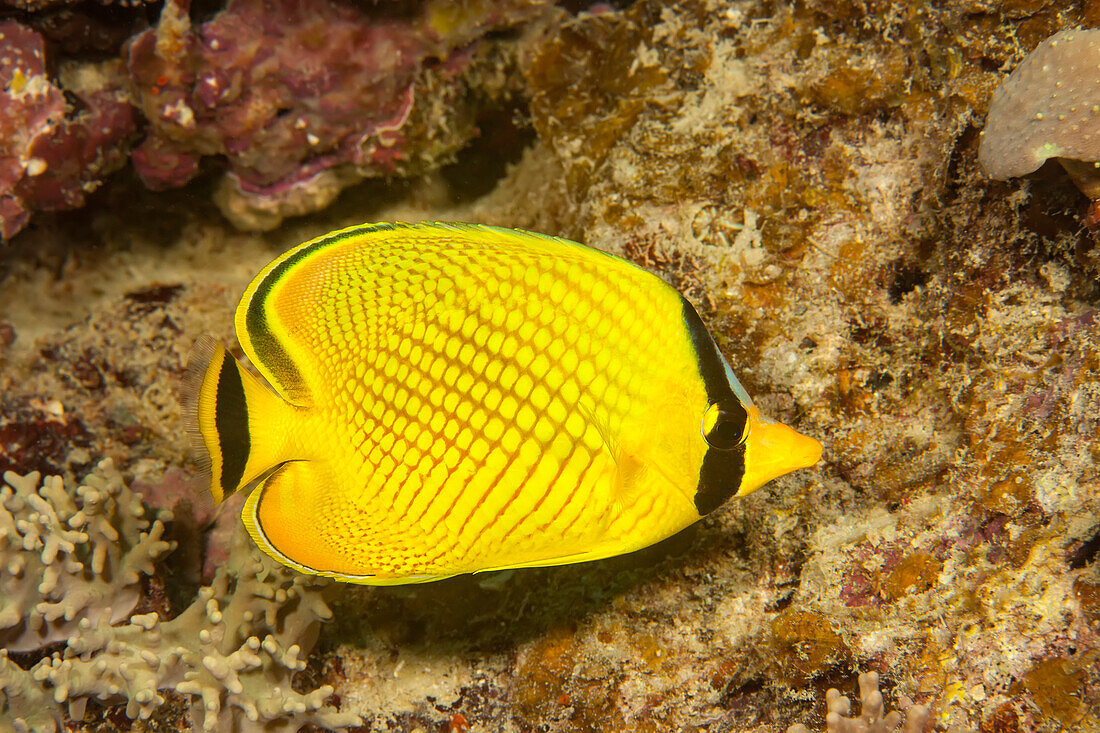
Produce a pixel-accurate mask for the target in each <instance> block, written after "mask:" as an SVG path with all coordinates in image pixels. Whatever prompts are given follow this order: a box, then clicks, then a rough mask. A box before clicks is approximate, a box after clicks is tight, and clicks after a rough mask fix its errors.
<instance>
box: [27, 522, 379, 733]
mask: <svg viewBox="0 0 1100 733" xmlns="http://www.w3.org/2000/svg"><path fill="white" fill-rule="evenodd" d="M326 585H328V583H327V582H326V581H323V580H320V579H318V578H313V577H311V576H305V575H300V574H298V573H295V572H293V571H291V570H288V569H286V568H283V567H281V566H279V565H276V564H275V563H274V562H272V561H270V560H268V559H267V558H266V557H263V556H261V555H260V553H259V552H257V551H256V550H255V548H254V547H252V545H251V543H250V542H249V540H248V537H247V535H245V533H244V531H243V530H241V531H239V532H238V533H237V535H236V537H235V540H234V546H233V549H232V552H231V554H230V557H229V561H228V563H227V564H226V565H225V566H224V567H222V568H219V570H218V572H217V574H216V575H215V577H214V581H213V583H212V584H211V585H210V586H207V587H204V588H202V589H200V591H199V595H198V598H197V599H196V601H195V602H194V603H192V604H191V606H189V607H188V608H187V609H186V610H185V611H184V612H183V613H181V614H180V615H179V616H177V617H176V618H174V619H172V620H170V621H161V620H159V619H158V618H157V615H156V614H153V613H150V614H145V615H139V616H134V617H133V618H131V619H130V623H129V625H126V626H121V627H113V626H110V625H108V624H107V623H106V622H105V621H101V622H100V623H98V624H92V623H90V622H89V623H83V622H82V623H81V629H80V633H79V634H77V635H76V636H75V637H74V638H72V639H70V640H69V644H68V647H67V648H66V649H65V651H64V652H59V653H56V654H54V655H53V656H52V657H51V658H49V659H46V660H43V661H42V662H40V663H39V664H38V665H37V666H36V667H35V668H34V669H33V670H32V673H33V674H34V677H35V679H37V680H39V681H41V682H47V683H49V684H50V685H51V686H52V687H53V688H54V689H53V692H54V699H56V700H57V701H58V702H63V701H68V702H69V708H70V713H71V715H72V717H74V718H79V717H81V716H82V714H83V708H84V702H85V700H87V698H89V697H96V698H98V699H100V700H103V701H104V702H107V703H111V702H115V701H118V700H125V701H126V703H127V705H126V715H127V716H128V717H130V718H141V719H146V718H148V717H149V716H150V715H152V713H153V712H154V711H155V710H156V709H157V708H158V707H159V706H160V705H161V704H163V703H164V698H163V697H162V696H161V695H160V691H162V690H165V689H173V690H175V691H177V692H181V693H184V694H187V695H191V696H192V704H191V719H192V724H193V725H194V727H195V729H196V730H206V731H210V730H218V731H227V730H232V731H238V732H239V733H249V732H251V731H255V732H257V733H258V732H260V731H264V732H270V731H276V730H285V731H297V730H298V729H299V728H301V727H302V726H304V725H306V724H312V725H316V726H320V727H322V728H330V729H331V728H343V727H347V726H351V725H359V724H361V720H360V718H359V716H358V715H355V714H353V713H345V712H339V711H337V710H336V709H335V708H333V707H331V706H330V705H328V704H327V703H326V700H327V698H328V697H329V696H330V695H332V692H333V689H332V687H330V686H327V685H326V686H323V687H320V688H318V689H316V690H313V691H312V692H308V693H305V694H303V693H298V692H295V691H294V690H293V689H291V679H292V678H293V676H294V674H295V673H296V672H298V671H300V670H302V669H304V668H305V662H304V661H303V659H302V657H303V656H304V655H305V654H306V653H307V652H308V651H309V649H310V648H312V646H313V644H314V643H315V642H316V639H317V633H318V631H319V630H320V623H319V622H320V621H322V620H326V619H329V618H331V616H332V612H331V611H330V610H329V607H328V605H327V604H326V603H325V601H324V599H323V597H322V593H321V588H322V587H325V586H326Z"/></svg>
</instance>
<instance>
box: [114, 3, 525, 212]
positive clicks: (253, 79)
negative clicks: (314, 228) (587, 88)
mask: <svg viewBox="0 0 1100 733" xmlns="http://www.w3.org/2000/svg"><path fill="white" fill-rule="evenodd" d="M538 4H539V3H538V2H537V1H535V0H512V1H510V2H504V3H497V4H493V5H491V6H489V7H490V8H491V9H490V10H488V11H485V10H482V9H477V10H471V9H469V8H466V7H465V6H461V5H454V4H451V3H441V2H435V3H426V4H425V5H424V6H423V9H422V12H420V13H418V14H412V15H408V14H404V15H403V14H395V13H393V12H392V11H387V10H384V9H383V10H379V9H375V10H373V11H368V10H365V9H362V8H360V7H359V6H357V5H353V4H342V3H331V2H328V1H327V0H273V1H271V2H261V1H260V0H231V1H230V2H229V4H228V5H227V6H226V8H225V9H224V10H223V11H221V12H220V13H218V14H217V15H216V16H215V17H214V18H212V19H211V20H210V21H208V22H206V23H203V24H201V25H198V26H195V27H192V25H191V23H190V20H189V18H188V15H187V7H186V6H187V3H186V2H175V1H173V2H169V3H167V4H166V5H165V9H164V11H163V13H162V15H161V18H160V22H159V24H158V26H157V27H156V28H155V29H150V30H148V31H146V32H144V33H142V34H141V35H139V36H137V37H136V38H135V39H134V40H133V41H132V42H131V44H130V46H129V49H128V65H129V69H130V74H131V77H132V79H133V83H134V87H135V90H136V93H137V103H138V104H139V105H140V106H141V108H142V110H143V112H144V114H145V116H146V118H148V120H149V123H150V131H149V135H148V137H147V138H146V140H145V141H144V143H142V145H141V146H140V147H139V148H138V149H137V150H136V151H135V153H134V157H133V160H134V166H135V169H136V170H137V172H138V175H139V176H140V177H141V178H142V180H143V181H144V182H145V183H146V185H148V186H149V187H150V188H153V189H165V188H172V187H176V186H180V185H183V184H185V183H186V182H188V181H189V180H191V178H193V177H194V176H195V175H196V174H197V173H198V170H199V166H198V162H199V160H200V158H201V157H202V156H208V155H221V156H224V157H225V159H226V160H227V163H228V171H227V177H226V180H225V182H224V185H223V194H222V195H221V196H220V197H219V198H220V199H221V201H220V203H221V204H222V209H223V211H225V213H226V214H227V215H228V216H229V217H230V219H231V220H233V221H234V223H236V224H238V225H241V226H244V227H245V228H270V227H272V226H275V225H277V224H278V221H279V220H280V219H281V215H283V214H286V213H302V211H303V210H314V209H316V208H320V207H321V206H323V205H325V204H327V203H328V201H330V200H331V197H332V196H333V195H335V193H336V192H338V191H339V190H340V189H341V188H343V187H344V186H346V185H348V184H349V183H351V182H354V181H355V180H359V179H361V178H363V177H367V176H372V175H385V174H390V173H395V172H397V173H400V172H404V171H405V170H406V169H408V168H409V167H410V164H413V163H415V158H416V157H417V156H418V155H419V154H420V152H422V150H420V149H414V150H410V147H412V146H411V145H410V143H409V133H408V131H407V129H406V125H407V124H408V123H409V122H410V116H411V113H412V110H413V106H414V100H415V98H416V91H415V90H416V85H417V81H418V79H419V77H420V75H421V72H422V71H423V70H424V68H425V66H426V65H427V64H429V62H435V61H438V62H440V68H439V70H440V71H441V72H442V76H444V77H450V78H451V79H454V78H455V77H457V75H458V72H460V71H462V70H463V69H464V68H465V66H466V65H467V64H468V62H469V59H470V54H469V52H468V49H467V47H468V45H469V44H470V43H472V42H473V41H475V40H476V39H477V38H478V36H480V35H481V34H483V33H484V32H485V31H486V30H488V29H491V28H494V27H498V26H500V25H507V24H509V23H511V22H515V21H517V20H519V19H522V18H523V17H525V16H526V15H529V13H527V12H526V11H528V10H530V9H532V8H534V7H536V6H537V5H538ZM429 137H431V136H429ZM420 147H421V148H423V147H424V145H423V143H421V146H420ZM227 197H228V198H230V199H233V200H235V201H236V202H238V203H240V202H241V201H242V200H243V201H244V202H245V203H243V204H241V205H242V206H243V207H244V209H245V210H246V213H244V214H243V215H241V214H237V215H235V207H234V206H233V205H232V204H227V203H226V198H227ZM303 198H304V199H307V200H308V199H317V201H316V202H315V203H313V204H312V205H311V204H310V203H308V201H306V202H303V201H302V199H303ZM271 200H279V201H287V202H290V201H294V202H295V203H289V204H288V206H289V209H290V211H286V210H281V209H280V206H278V205H277V206H276V207H275V208H276V210H277V215H276V216H274V217H270V216H267V217H262V218H261V219H257V218H256V216H255V214H256V212H255V211H248V209H250V208H251V207H250V204H249V203H247V202H249V201H253V202H255V204H256V207H258V208H259V209H261V210H262V211H263V212H264V213H266V212H267V211H268V210H270V208H271V206H270V202H271Z"/></svg>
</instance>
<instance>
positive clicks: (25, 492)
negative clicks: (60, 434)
mask: <svg viewBox="0 0 1100 733" xmlns="http://www.w3.org/2000/svg"><path fill="white" fill-rule="evenodd" d="M170 518H171V514H170V513H168V512H163V513H162V515H161V516H160V517H159V518H158V519H156V520H154V521H152V522H151V521H150V519H149V517H147V516H146V513H145V508H144V507H143V506H142V503H141V499H140V497H138V496H137V494H135V493H134V492H133V491H131V490H130V489H129V488H128V487H127V486H126V483H125V482H124V481H123V480H122V476H121V475H120V474H119V472H118V471H117V470H116V469H115V467H114V465H113V464H112V463H111V461H110V460H105V461H103V462H101V463H100V464H99V466H98V467H97V468H96V469H95V471H93V472H92V474H91V475H90V476H88V478H87V479H86V480H85V482H84V484H83V485H81V486H79V487H78V488H77V489H76V491H75V492H69V491H67V490H66V489H65V486H64V485H63V483H62V481H61V479H60V478H59V477H57V476H50V477H47V478H46V479H45V480H43V481H41V482H40V481H39V475H38V473H37V472H35V473H30V474H27V475H26V476H19V475H17V474H15V473H12V472H10V471H9V472H7V473H5V474H4V482H3V484H0V647H2V648H4V649H7V650H9V651H13V652H20V651H29V650H33V649H39V648H41V647H43V646H47V645H49V644H53V643H56V642H59V641H66V640H67V639H69V638H70V637H71V636H72V635H73V634H74V633H76V632H77V625H78V623H83V622H85V621H86V622H88V623H92V624H100V623H102V624H114V623H118V622H120V621H122V620H124V619H125V618H126V617H127V616H128V615H129V614H130V613H131V612H132V611H133V610H134V606H135V605H137V602H138V598H139V595H140V591H141V576H142V575H143V574H144V575H148V574H151V573H152V572H153V565H154V563H155V562H156V561H157V559H159V558H161V557H163V556H164V555H165V554H167V553H168V552H169V550H171V548H172V544H171V543H169V542H166V541H164V540H163V539H162V537H163V535H164V521H165V520H167V519H170Z"/></svg>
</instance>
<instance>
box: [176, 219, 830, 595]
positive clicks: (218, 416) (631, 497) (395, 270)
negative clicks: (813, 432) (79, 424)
mask: <svg viewBox="0 0 1100 733" xmlns="http://www.w3.org/2000/svg"><path fill="white" fill-rule="evenodd" d="M235 327H236V333H237V337H238V339H239V340H240V345H241V348H242V349H243V351H244V354H245V355H246V356H247V358H248V361H249V362H250V363H251V365H252V366H253V367H254V368H255V369H256V370H257V371H258V372H259V376H256V374H255V373H254V372H253V371H252V370H251V369H249V368H247V367H246V366H245V365H243V364H242V363H241V362H239V361H237V360H236V359H235V358H233V356H232V355H230V354H229V352H228V351H227V350H226V349H225V347H224V346H222V345H221V344H219V343H218V342H216V341H215V340H214V339H212V338H209V337H203V338H201V339H200V340H199V341H198V342H197V343H196V345H195V348H194V350H193V352H192V355H191V361H190V364H189V366H188V373H187V377H186V379H185V385H184V391H183V405H184V415H185V420H186V421H187V422H188V425H189V430H190V432H191V434H192V437H193V442H194V443H195V444H196V447H197V448H198V452H199V453H200V462H202V463H203V464H204V468H205V470H206V473H207V475H208V478H209V481H210V491H211V492H212V493H213V495H214V497H215V499H217V500H218V501H221V500H222V499H224V498H225V497H226V496H228V495H229V494H231V493H233V492H234V491H237V490H238V489H241V488H242V487H245V486H248V485H250V484H253V483H254V482H257V481H258V483H257V484H256V487H255V488H254V489H253V490H252V492H251V494H250V495H249V497H248V500H247V502H246V504H245V506H244V509H243V511H242V516H243V519H244V523H245V525H246V526H247V528H248V531H249V533H250V534H251V535H252V538H253V540H255V542H256V544H257V545H258V546H259V547H260V548H262V549H263V550H264V551H265V552H267V553H268V554H269V555H271V556H272V557H273V558H275V559H276V560H278V561H279V562H280V563H283V564H285V565H287V566H289V567H292V568H295V569H297V570H299V571H301V572H304V573H314V574H318V575H326V576H331V577H334V578H338V579H340V580H344V581H350V582H354V583H367V584H375V585H388V584H398V583H417V582H424V581H429V580H436V579H438V578H443V577H447V576H451V575H456V574H460V573H471V572H478V571H485V570H498V569H504V568H520V567H531V566H543V565H558V564H565V563H575V562H582V561H586V560H594V559H598V558H604V557H609V556H611V555H618V554H621V553H625V552H630V551H632V550H636V549H639V548H642V547H645V546H647V545H650V544H652V543H654V542H657V541H659V540H661V539H664V538H666V537H668V536H670V535H672V534H674V533H676V532H678V531H679V530H682V529H684V528H685V527H687V526H688V525H690V524H691V523H693V522H695V521H696V520H698V519H699V518H700V517H702V516H704V515H706V514H707V513H709V512H711V511H713V510H714V509H716V508H717V507H718V506H719V505H721V504H722V503H723V502H724V501H725V500H726V499H728V498H730V497H732V496H744V495H745V494H748V493H750V492H752V491H754V490H756V489H757V488H759V487H760V486H761V485H763V484H764V483H765V482H767V481H770V480H771V479H773V478H775V477H777V476H780V475H783V474H785V473H787V472H789V471H793V470H795V469H798V468H803V467H807V466H811V465H813V464H814V463H816V462H817V460H818V458H819V457H820V455H821V444H820V443H818V442H817V441H816V440H814V439H813V438H809V437H806V436H804V435H801V434H799V433H797V432H795V431H794V430H792V429H791V428H788V427H786V426H784V425H781V424H779V423H775V422H771V421H769V420H767V419H765V418H763V417H762V416H761V415H760V413H759V411H758V409H757V408H756V407H755V406H754V405H753V403H752V400H750V399H749V397H748V395H747V394H746V393H745V390H744V389H743V388H742V387H741V385H740V383H739V382H738V381H737V378H736V377H735V376H734V375H733V372H732V371H731V370H730V367H729V365H728V364H727V363H726V360H725V359H724V358H723V357H722V354H721V352H720V351H719V350H718V347H717V346H716V345H715V342H714V340H713V339H712V338H711V336H710V334H709V333H708V332H707V329H706V327H705V326H704V324H703V322H702V320H701V319H700V317H699V315H698V314H697V313H696V311H695V309H694V308H693V307H692V306H691V304H690V303H689V302H688V301H687V300H686V299H684V297H683V296H682V295H681V294H680V293H679V292H677V291H676V290H675V289H674V288H672V287H671V286H670V285H668V284H667V283H666V282H664V281H663V280H661V279H660V278H659V277H657V276H656V275H653V274H651V273H649V272H647V271H646V270H644V269H642V268H640V267H638V266H636V265H633V264H631V263H629V262H627V261H625V260H622V259H619V258H617V257H614V256H612V255H609V254H606V253H604V252H601V251H600V250H597V249H592V248H589V247H586V246H584V245H582V244H578V243H576V242H571V241H568V240H565V239H559V238H556V237H550V236H544V235H539V234H533V233H529V232H524V231H518V230H510V229H501V228H496V227H490V226H477V225H469V224H372V225H364V226H357V227H352V228H349V229H344V230H342V231H337V232H333V233H331V234H327V235H325V236H322V237H320V238H317V239H314V240H312V241H309V242H306V243H305V244H302V245H300V246H298V247H296V248H294V249H291V250H290V251H288V252H286V253H285V254H283V255H282V256H280V257H278V258H276V259H275V260H274V261H273V262H271V263H270V264H269V265H267V267H265V268H264V269H263V270H262V271H261V272H260V273H259V274H258V275H257V276H256V278H255V279H254V280H253V281H252V283H251V284H250V285H249V286H248V289H247V290H246V291H245V293H244V296H243V297H242V299H241V302H240V305H239V306H238V307H237V310H236V315H235ZM265 381H266V384H265Z"/></svg>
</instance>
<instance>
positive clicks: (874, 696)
mask: <svg viewBox="0 0 1100 733" xmlns="http://www.w3.org/2000/svg"><path fill="white" fill-rule="evenodd" d="M859 699H860V704H861V705H862V710H861V712H860V715H859V717H858V718H849V717H848V715H849V714H850V713H851V712H852V702H851V701H850V700H849V699H848V698H847V697H845V696H844V695H841V694H840V691H839V690H836V689H830V690H829V691H827V692H826V693H825V701H826V704H827V706H828V710H829V712H828V714H827V715H826V716H825V729H826V730H827V731H828V733H891V732H892V731H893V730H894V729H896V728H897V727H898V726H899V725H900V724H901V720H902V718H901V713H899V712H897V711H894V712H892V713H889V714H886V715H884V714H883V713H884V712H885V710H886V706H885V704H884V703H883V701H882V693H881V692H879V689H878V673H877V672H867V673H865V674H861V675H860V676H859ZM927 721H928V708H926V707H924V706H923V705H913V706H911V707H910V708H909V710H908V717H907V718H906V720H905V727H904V728H903V731H904V733H922V731H923V730H924V725H925V723H926V722H927ZM787 733H810V729H809V728H807V727H806V726H804V725H801V724H799V725H792V726H791V727H790V728H787Z"/></svg>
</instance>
